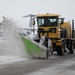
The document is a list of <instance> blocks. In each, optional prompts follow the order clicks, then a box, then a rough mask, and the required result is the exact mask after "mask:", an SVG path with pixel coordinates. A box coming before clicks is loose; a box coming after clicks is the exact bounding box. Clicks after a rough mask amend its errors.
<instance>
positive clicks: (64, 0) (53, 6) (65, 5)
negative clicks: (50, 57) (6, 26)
mask: <svg viewBox="0 0 75 75" xmlns="http://www.w3.org/2000/svg"><path fill="white" fill-rule="evenodd" d="M38 13H55V14H59V15H61V16H62V17H64V18H65V20H66V21H68V20H70V21H71V20H72V19H74V20H75V0H0V21H1V20H2V16H5V17H9V18H13V20H15V21H16V23H18V24H19V25H20V26H21V27H27V26H28V22H29V18H27V19H26V18H22V16H25V15H28V14H38Z"/></svg>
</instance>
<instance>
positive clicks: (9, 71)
mask: <svg viewBox="0 0 75 75" xmlns="http://www.w3.org/2000/svg"><path fill="white" fill-rule="evenodd" d="M0 75H75V54H65V55H64V56H57V55H56V54H53V55H50V57H49V59H47V60H46V59H45V60H43V59H29V60H27V61H26V60H22V61H17V62H14V63H10V64H3V65H0Z"/></svg>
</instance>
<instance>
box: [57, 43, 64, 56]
mask: <svg viewBox="0 0 75 75" xmlns="http://www.w3.org/2000/svg"><path fill="white" fill-rule="evenodd" d="M64 51H65V43H64V42H62V44H61V46H59V47H58V50H57V54H58V55H59V56H63V55H64Z"/></svg>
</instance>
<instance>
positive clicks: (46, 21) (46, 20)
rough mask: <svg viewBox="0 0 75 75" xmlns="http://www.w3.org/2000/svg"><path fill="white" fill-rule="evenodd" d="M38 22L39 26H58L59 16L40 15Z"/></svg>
mask: <svg viewBox="0 0 75 75" xmlns="http://www.w3.org/2000/svg"><path fill="white" fill-rule="evenodd" d="M37 23H38V26H57V25H58V18H57V17H38V18H37Z"/></svg>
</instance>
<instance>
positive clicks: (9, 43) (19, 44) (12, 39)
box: [0, 17, 28, 62]
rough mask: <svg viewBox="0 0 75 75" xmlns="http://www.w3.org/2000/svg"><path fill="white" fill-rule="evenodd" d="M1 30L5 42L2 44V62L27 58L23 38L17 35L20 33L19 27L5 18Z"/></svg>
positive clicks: (0, 49) (0, 60)
mask: <svg viewBox="0 0 75 75" xmlns="http://www.w3.org/2000/svg"><path fill="white" fill-rule="evenodd" d="M1 30H2V31H3V34H2V36H3V37H2V38H3V39H2V40H3V41H2V43H0V62H2V61H4V60H5V61H6V60H9V59H10V60H11V61H13V60H17V59H18V57H20V58H23V57H24V59H25V58H27V57H28V55H27V53H26V52H25V46H24V44H23V41H22V39H21V36H20V35H18V34H17V33H18V32H19V31H20V30H19V28H18V27H17V25H16V24H15V23H14V22H13V21H12V20H11V19H9V18H5V17H4V18H3V22H2V27H1ZM6 58H7V59H6ZM2 59H3V60H2ZM5 61H4V62H5Z"/></svg>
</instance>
